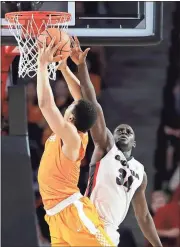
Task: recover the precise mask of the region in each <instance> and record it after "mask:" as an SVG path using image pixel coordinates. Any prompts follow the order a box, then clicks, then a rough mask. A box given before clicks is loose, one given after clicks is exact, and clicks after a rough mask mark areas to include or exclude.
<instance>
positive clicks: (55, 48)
mask: <svg viewBox="0 0 180 247" xmlns="http://www.w3.org/2000/svg"><path fill="white" fill-rule="evenodd" d="M60 45H61V42H58V43H57V44H56V45H55V46H54V48H53V49H52V53H53V55H54V54H55V53H56V52H57V50H58V48H59V46H60Z"/></svg>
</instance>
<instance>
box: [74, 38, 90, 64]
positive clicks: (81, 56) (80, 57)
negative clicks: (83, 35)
mask: <svg viewBox="0 0 180 247" xmlns="http://www.w3.org/2000/svg"><path fill="white" fill-rule="evenodd" d="M71 42H72V46H73V47H72V50H71V55H70V57H71V59H72V61H73V62H74V63H75V64H76V65H80V64H82V63H84V62H85V61H86V57H87V54H88V52H89V50H90V48H87V49H86V50H85V51H82V50H81V46H80V43H79V40H78V38H77V37H74V38H71Z"/></svg>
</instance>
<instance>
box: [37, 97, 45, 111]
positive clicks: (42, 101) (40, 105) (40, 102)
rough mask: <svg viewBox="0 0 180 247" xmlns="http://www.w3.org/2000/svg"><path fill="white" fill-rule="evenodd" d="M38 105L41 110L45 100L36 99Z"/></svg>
mask: <svg viewBox="0 0 180 247" xmlns="http://www.w3.org/2000/svg"><path fill="white" fill-rule="evenodd" d="M38 105H39V108H40V109H41V110H43V109H44V108H45V106H46V102H45V100H43V99H42V100H39V99H38Z"/></svg>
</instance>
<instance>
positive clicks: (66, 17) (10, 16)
mask: <svg viewBox="0 0 180 247" xmlns="http://www.w3.org/2000/svg"><path fill="white" fill-rule="evenodd" d="M32 17H33V18H34V20H35V21H36V20H37V21H40V20H42V21H46V20H47V21H48V20H49V18H51V21H52V22H54V21H56V22H57V21H58V22H59V23H65V22H69V21H70V20H71V14H69V13H66V12H56V11H20V12H10V13H7V14H5V19H6V20H8V21H9V22H11V23H12V24H16V23H15V18H18V21H19V23H20V24H22V25H24V24H25V23H26V21H28V20H31V19H32Z"/></svg>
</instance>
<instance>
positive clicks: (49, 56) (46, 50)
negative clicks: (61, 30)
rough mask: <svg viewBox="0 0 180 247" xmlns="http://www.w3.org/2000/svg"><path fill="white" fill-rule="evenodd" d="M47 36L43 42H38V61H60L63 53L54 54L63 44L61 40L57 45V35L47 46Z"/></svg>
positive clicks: (47, 62)
mask: <svg viewBox="0 0 180 247" xmlns="http://www.w3.org/2000/svg"><path fill="white" fill-rule="evenodd" d="M46 38H47V37H45V38H44V40H43V44H41V43H40V42H38V41H37V42H38V43H37V45H38V62H40V63H41V64H45V65H46V64H49V63H52V62H58V61H59V60H60V59H61V58H62V55H57V56H54V55H55V54H56V52H57V50H58V48H59V46H60V45H61V42H58V43H57V44H56V45H54V42H55V39H56V37H53V39H52V40H51V42H50V43H49V45H48V46H47V44H46Z"/></svg>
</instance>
